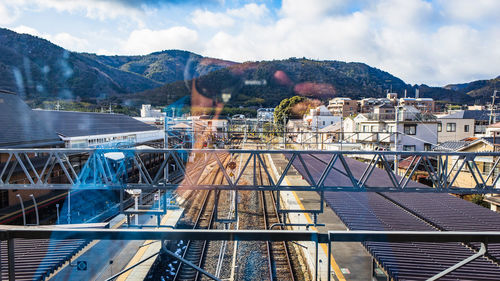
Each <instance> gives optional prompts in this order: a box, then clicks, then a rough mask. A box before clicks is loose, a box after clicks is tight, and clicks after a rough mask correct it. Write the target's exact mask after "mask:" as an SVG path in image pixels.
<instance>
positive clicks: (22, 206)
mask: <svg viewBox="0 0 500 281" xmlns="http://www.w3.org/2000/svg"><path fill="white" fill-rule="evenodd" d="M16 197H17V198H19V202H20V203H21V210H22V211H23V225H26V213H25V212H24V203H23V198H21V195H20V194H16Z"/></svg>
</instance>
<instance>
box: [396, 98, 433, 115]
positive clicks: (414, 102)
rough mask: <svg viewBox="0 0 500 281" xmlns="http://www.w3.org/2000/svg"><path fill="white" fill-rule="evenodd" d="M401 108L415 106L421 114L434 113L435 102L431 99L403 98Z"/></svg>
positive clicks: (400, 103)
mask: <svg viewBox="0 0 500 281" xmlns="http://www.w3.org/2000/svg"><path fill="white" fill-rule="evenodd" d="M399 105H400V106H413V107H415V108H416V109H418V110H420V111H421V112H434V110H435V102H434V100H433V99H431V98H401V99H399Z"/></svg>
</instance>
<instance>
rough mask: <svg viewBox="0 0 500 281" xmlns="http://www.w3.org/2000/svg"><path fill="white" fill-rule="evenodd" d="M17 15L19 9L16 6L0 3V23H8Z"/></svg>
mask: <svg viewBox="0 0 500 281" xmlns="http://www.w3.org/2000/svg"><path fill="white" fill-rule="evenodd" d="M18 17H19V10H18V9H17V7H15V6H12V5H8V4H7V3H0V24H10V23H12V22H14V21H15V20H16V19H17V18H18Z"/></svg>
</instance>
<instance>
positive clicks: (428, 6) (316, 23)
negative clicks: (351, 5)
mask: <svg viewBox="0 0 500 281" xmlns="http://www.w3.org/2000/svg"><path fill="white" fill-rule="evenodd" d="M460 1H461V0H459V1H458V2H460ZM358 2H360V1H358ZM450 2H452V3H454V1H450ZM463 2H464V3H465V4H466V2H467V3H472V2H474V3H475V4H477V5H479V6H481V5H482V4H484V5H483V6H482V7H481V8H478V7H475V8H473V9H472V10H471V11H470V15H471V16H469V19H473V18H474V19H476V21H475V22H473V23H472V24H467V23H464V22H463V21H462V18H464V17H465V16H464V15H462V16H461V18H460V21H459V19H458V16H456V19H450V18H447V17H445V16H444V15H445V14H447V13H449V12H450V11H451V10H450V9H451V8H449V7H447V6H444V5H441V4H442V3H438V4H439V5H438V4H436V3H432V2H428V1H424V0H405V1H400V0H378V1H376V2H375V1H369V3H367V4H366V5H363V6H362V8H360V9H354V10H353V11H349V12H347V10H346V3H347V1H342V0H335V1H320V0H312V1H305V0H304V1H303V0H297V1H292V0H283V2H282V7H281V9H280V12H279V14H278V18H277V19H275V20H273V21H272V22H271V23H269V20H268V19H262V20H261V21H256V22H252V23H247V24H245V25H244V26H243V27H238V28H230V29H225V30H218V32H216V33H215V34H213V35H212V36H211V37H210V38H209V40H207V43H206V44H205V50H204V52H203V54H205V55H209V56H214V57H221V58H225V59H231V60H235V61H247V60H262V59H280V58H288V57H303V56H305V57H308V58H312V59H334V60H344V61H358V62H365V63H367V64H369V65H371V66H375V67H378V68H381V69H383V70H386V71H389V72H390V73H392V74H394V75H396V76H398V77H400V78H402V79H403V80H404V81H406V82H408V83H418V84H420V83H426V84H429V85H444V84H447V83H455V82H463V81H471V80H474V79H481V78H482V79H485V78H492V77H496V76H498V74H500V65H499V64H496V63H493V62H497V61H500V48H498V46H500V27H497V26H495V25H494V24H493V25H491V24H490V25H488V23H486V22H484V21H480V20H479V19H480V17H479V15H482V16H486V15H487V14H488V9H492V10H494V11H498V10H499V9H493V8H494V7H493V6H492V5H493V4H492V3H493V1H487V0H481V1H480V2H475V1H470V2H469V1H465V0H464V1H463ZM360 3H361V2H360ZM464 3H461V5H465V4H464ZM495 3H500V1H495ZM499 5H500V4H499ZM443 9H447V10H445V11H443ZM463 13H465V14H467V12H466V11H463ZM227 14H231V13H230V11H229V10H228V11H227ZM472 15H473V16H472ZM481 25H483V26H484V25H486V26H488V27H486V28H484V27H483V28H478V27H477V26H481Z"/></svg>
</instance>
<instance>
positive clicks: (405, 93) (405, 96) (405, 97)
mask: <svg viewBox="0 0 500 281" xmlns="http://www.w3.org/2000/svg"><path fill="white" fill-rule="evenodd" d="M405 99H406V89H405Z"/></svg>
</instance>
